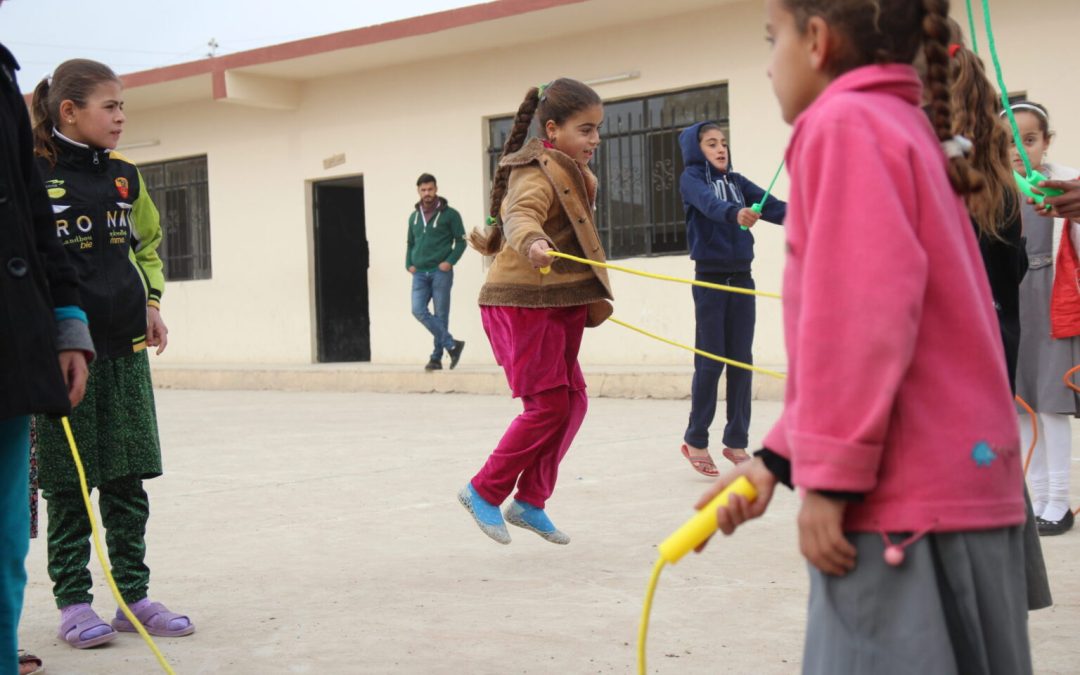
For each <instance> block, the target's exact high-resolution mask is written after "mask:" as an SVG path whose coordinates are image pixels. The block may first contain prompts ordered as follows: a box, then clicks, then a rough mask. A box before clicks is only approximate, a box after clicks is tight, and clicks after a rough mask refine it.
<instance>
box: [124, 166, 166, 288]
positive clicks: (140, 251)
mask: <svg viewBox="0 0 1080 675" xmlns="http://www.w3.org/2000/svg"><path fill="white" fill-rule="evenodd" d="M131 215H132V221H133V222H132V228H133V230H134V234H135V239H136V242H137V244H136V247H135V250H134V254H133V257H134V258H135V264H137V265H138V266H139V269H141V270H142V271H143V274H144V275H145V276H146V280H147V286H148V288H147V289H146V298H147V300H146V304H148V305H151V306H154V307H159V306H160V304H161V294H162V293H163V292H164V291H165V273H164V270H163V265H162V263H161V258H159V257H158V254H157V249H158V246H160V245H161V217H160V216H159V215H158V210H157V207H156V206H154V202H153V200H151V199H150V193H149V192H148V191H147V189H146V181H144V180H143V177H142V174H141V173H140V174H139V197H138V198H137V199H136V200H135V203H134V204H132V205H131Z"/></svg>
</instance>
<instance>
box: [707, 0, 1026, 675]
mask: <svg viewBox="0 0 1080 675" xmlns="http://www.w3.org/2000/svg"><path fill="white" fill-rule="evenodd" d="M765 4H766V7H767V17H768V19H767V28H766V30H767V33H768V36H769V42H770V43H772V45H773V46H772V57H771V61H770V66H769V73H770V76H771V78H772V81H773V90H774V91H775V93H776V96H777V99H778V100H779V102H780V107H781V110H782V112H783V117H784V119H785V121H787V122H789V123H792V124H793V125H794V130H793V132H792V136H791V141H790V144H789V146H788V150H787V156H786V159H787V163H788V167H789V171H790V173H791V177H792V181H791V189H790V200H789V202H788V212H787V219H786V220H785V223H784V224H785V228H784V229H785V235H786V237H787V263H786V267H785V271H784V290H783V294H784V332H785V338H786V344H787V349H788V362H789V370H788V373H789V377H788V380H787V390H786V393H785V402H784V411H783V414H782V415H781V417H780V419H779V421H778V422H777V423H776V425H775V426H774V427H773V429H772V430H771V431H770V432H769V434H768V435H767V436H766V438H765V442H764V445H765V448H764V449H762V450H760V451H758V452H757V453H755V455H756V457H755V459H754V460H753V461H752V462H747V463H744V464H742V465H740V466H739V467H737V468H736V469H734V470H733V471H732V472H731V473H729V474H728V475H727V476H725V477H723V478H722V479H721V480H720V481H718V483H717V485H716V486H715V487H714V489H713V490H711V491H710V492H709V493H707V494H706V495H705V496H704V497H703V498H702V501H701V502H700V503H699V505H698V507H699V508H701V507H703V506H704V505H705V503H706V501H707V500H708V499H711V498H712V497H713V496H714V495H715V494H716V493H717V492H718V491H719V490H720V489H722V488H723V487H725V486H726V485H727V484H728V483H730V482H731V481H732V480H733V479H734V478H735V477H736V476H739V475H745V476H747V477H748V478H749V480H750V481H751V482H752V483H754V484H755V486H756V487H757V490H758V497H757V499H756V500H755V501H754V502H753V503H748V502H747V501H746V500H745V499H743V498H741V497H734V498H732V500H731V501H730V502H729V505H728V506H727V507H722V508H719V509H718V510H717V514H716V515H717V524H718V526H719V527H720V529H721V530H722V531H723V532H725V533H728V534H730V533H731V532H732V531H733V530H734V529H735V527H736V526H738V525H739V524H741V523H743V522H745V521H746V520H747V519H749V518H754V517H757V516H760V515H761V514H762V513H763V512H764V511H765V509H766V507H767V506H768V504H769V501H770V499H771V497H772V493H773V489H774V487H775V485H776V483H778V482H782V483H785V484H786V485H789V486H793V485H795V486H798V487H799V489H800V491H802V492H803V494H804V499H803V502H802V506H801V510H800V512H799V516H798V530H799V545H800V549H801V551H802V553H803V556H804V557H805V558H806V559H807V561H808V562H809V571H810V601H809V610H808V615H807V632H806V646H805V651H804V658H803V672H804V673H822V674H825V673H828V674H829V675H842V674H852V675H854V674H856V673H875V675H888V674H892V673H920V672H921V673H1003V674H1004V673H1009V674H1020V675H1023V674H1025V673H1030V672H1031V655H1030V649H1029V644H1028V635H1027V596H1026V592H1025V583H1024V549H1023V523H1024V516H1025V514H1024V496H1023V489H1022V477H1021V474H1022V463H1023V461H1022V457H1021V451H1020V443H1019V429H1018V427H1017V420H1016V416H1015V415H1014V414H1013V412H1012V396H1011V395H1010V391H1009V378H1008V374H1007V372H1006V366H1005V360H1004V359H1003V358H1002V341H1001V336H1000V331H999V328H998V321H997V317H996V316H995V313H994V307H993V302H992V299H991V294H990V287H989V284H988V282H987V275H986V272H985V270H984V269H983V264H982V261H981V259H980V255H979V247H978V243H977V240H976V235H975V232H974V228H973V227H972V225H971V221H970V217H969V214H968V211H967V209H966V208H965V205H964V199H963V195H967V194H969V193H972V192H976V191H979V190H981V189H985V186H986V183H985V179H984V177H983V176H982V175H981V174H980V173H979V172H978V171H977V170H975V169H974V168H973V166H972V165H971V163H970V162H969V161H968V159H967V157H966V154H965V153H966V152H967V151H968V150H969V149H970V144H969V142H967V141H966V140H964V139H961V138H958V137H954V135H953V134H954V131H953V126H952V121H953V120H952V110H951V108H952V106H951V102H950V90H949V73H950V69H949V66H950V64H949V54H948V45H949V26H948V23H947V18H948V9H949V7H948V2H947V1H946V0H920V1H913V0H766V2H765ZM920 50H921V51H922V52H923V55H924V57H925V61H926V78H925V80H926V89H927V91H928V96H927V100H928V101H929V119H928V118H927V115H925V114H924V113H923V111H922V110H921V104H922V98H923V97H922V89H923V85H922V83H920V80H919V75H918V73H917V72H916V70H915V68H914V67H912V65H911V63H912V61H913V60H914V59H915V56H916V53H917V52H918V51H920Z"/></svg>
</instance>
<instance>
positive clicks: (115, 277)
mask: <svg viewBox="0 0 1080 675" xmlns="http://www.w3.org/2000/svg"><path fill="white" fill-rule="evenodd" d="M53 136H54V141H55V143H56V149H57V157H56V163H55V164H53V163H52V162H51V161H49V160H48V159H46V158H44V157H38V167H39V168H40V169H41V173H42V175H43V176H44V178H45V187H46V188H47V189H48V195H49V198H50V199H51V200H52V211H53V214H54V219H55V227H54V230H53V231H54V233H55V235H56V237H58V238H59V241H60V243H61V244H63V246H64V248H65V249H66V250H67V256H68V260H70V261H71V263H72V265H74V267H75V271H76V272H77V273H78V276H79V292H80V293H81V295H82V301H83V309H84V310H86V315H87V317H89V319H90V335H91V336H92V337H93V338H94V348H95V349H96V350H97V353H98V356H99V357H103V358H114V357H119V356H123V355H125V354H131V353H132V352H133V351H138V350H140V349H144V348H145V347H146V307H147V305H153V306H155V307H156V306H158V305H159V302H160V300H161V292H162V289H163V287H164V285H165V279H164V275H163V272H162V264H161V259H160V258H159V257H158V254H157V247H158V245H159V244H160V243H161V225H160V222H159V219H158V211H157V208H155V206H154V203H153V202H152V201H151V200H150V195H149V194H148V193H147V191H146V185H145V184H144V183H143V180H142V176H141V175H140V174H139V170H138V169H137V168H136V167H135V165H134V164H132V163H131V161H130V160H128V159H127V158H126V157H124V156H123V155H121V154H120V153H118V152H115V151H109V150H103V149H101V148H92V147H89V146H85V145H80V144H77V143H75V142H73V141H70V140H67V139H65V138H64V137H63V136H61V135H59V134H57V133H56V132H54V133H53Z"/></svg>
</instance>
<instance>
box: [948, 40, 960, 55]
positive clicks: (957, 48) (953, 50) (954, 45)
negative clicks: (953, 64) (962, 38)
mask: <svg viewBox="0 0 1080 675" xmlns="http://www.w3.org/2000/svg"><path fill="white" fill-rule="evenodd" d="M961 47H963V45H961V44H957V43H955V42H954V43H952V44H951V45H949V58H950V59H955V58H956V52H958V51H960V49H961Z"/></svg>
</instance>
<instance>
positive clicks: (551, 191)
mask: <svg viewBox="0 0 1080 675" xmlns="http://www.w3.org/2000/svg"><path fill="white" fill-rule="evenodd" d="M603 117H604V108H603V106H602V105H601V102H600V97H599V96H597V94H596V92H594V91H593V90H592V89H590V88H589V87H587V86H586V85H584V84H582V83H581V82H578V81H576V80H571V79H567V78H560V79H557V80H554V81H553V82H551V83H550V84H548V85H546V86H542V87H534V88H532V89H530V90H529V92H528V94H526V95H525V100H524V101H523V102H522V103H521V106H520V107H519V108H518V111H517V116H516V118H515V120H514V127H513V129H512V130H511V132H510V135H509V137H508V138H507V139H506V145H505V146H504V147H503V152H502V156H501V158H500V160H499V170H498V171H497V172H496V174H495V177H494V180H493V182H492V189H491V216H490V218H489V223H493V224H494V227H491V228H489V230H488V231H487V232H486V233H480V232H473V234H472V236H471V237H470V243H471V244H472V246H473V247H474V248H476V249H477V250H478V251H480V252H481V253H483V254H484V255H494V256H495V260H494V262H493V263H492V265H491V269H490V270H488V275H487V280H486V282H485V283H484V285H483V287H482V288H481V289H480V315H481V318H482V320H483V324H484V330H485V331H486V332H487V335H488V340H489V341H490V342H491V349H492V351H493V352H494V353H495V360H496V361H497V362H498V363H499V364H500V365H501V366H502V367H503V370H504V371H505V372H506V379H507V382H508V383H509V384H510V390H511V393H512V395H513V396H514V397H515V398H521V399H522V404H523V407H524V411H523V412H522V413H521V414H520V415H518V416H517V417H516V418H515V419H514V421H513V422H511V423H510V427H509V428H508V429H507V430H506V433H505V434H504V435H503V437H502V440H501V441H499V444H498V446H496V448H495V450H494V451H493V452H492V453H491V455H490V456H489V457H488V459H487V462H486V463H485V464H484V466H483V468H481V469H480V471H479V473H477V474H476V475H475V476H474V477H473V479H472V480H471V481H469V483H468V484H467V485H466V486H465V487H464V488H462V490H461V492H460V493H459V494H458V500H459V501H460V502H461V503H462V505H464V506H465V508H466V509H468V510H469V512H470V513H471V514H472V516H473V518H474V519H475V520H476V524H477V525H479V526H480V529H481V530H483V531H484V533H485V534H487V535H488V536H489V537H491V538H492V539H494V540H495V541H497V542H499V543H500V544H509V543H510V534H509V532H507V530H506V524H505V523H506V522H509V523H510V524H511V525H516V526H518V527H522V528H525V529H527V530H532V531H533V532H536V533H537V534H539V535H540V536H541V537H543V538H544V539H546V540H548V541H550V542H553V543H556V544H568V543H569V542H570V538H569V537H568V536H567V535H566V534H564V533H563V532H562V531H561V530H559V529H558V528H556V527H555V525H554V524H553V523H552V522H551V520H550V518H548V516H547V513H546V512H545V510H544V507H545V505H546V503H547V500H548V498H549V497H550V496H551V493H552V492H553V491H554V489H555V481H556V479H557V477H558V471H559V463H560V462H561V461H562V458H563V456H564V455H565V454H566V451H567V450H568V449H569V447H570V444H571V443H572V442H573V440H574V436H575V435H576V434H577V432H578V429H579V428H580V427H581V423H582V421H583V420H584V418H585V411H586V409H587V408H588V397H587V396H586V394H585V378H584V377H583V376H582V374H581V366H580V365H579V364H578V349H579V347H580V346H581V338H582V333H583V332H584V329H585V327H586V326H597V325H599V324H600V323H602V322H603V321H604V320H605V319H606V318H607V317H608V316H609V315H610V314H611V305H610V303H609V302H608V300H610V299H612V294H611V285H610V284H609V282H608V278H607V274H606V272H605V270H603V269H601V268H597V267H593V266H588V265H584V264H582V263H576V262H572V261H569V260H565V259H557V260H554V262H552V261H553V259H552V258H551V257H550V256H548V255H547V253H546V251H549V250H556V251H561V252H563V253H568V254H571V255H574V256H577V257H583V258H588V259H590V260H595V261H598V262H603V261H604V260H605V255H604V249H603V247H602V246H601V244H600V238H599V235H598V234H597V231H596V225H595V223H594V222H593V213H594V205H595V204H596V177H595V176H594V175H593V173H592V171H590V170H589V166H588V164H589V161H590V160H591V159H592V158H593V155H594V154H595V152H596V148H597V146H598V145H599V144H600V123H601V122H602V121H603ZM534 118H535V119H536V120H537V121H538V122H539V127H540V133H541V134H542V138H533V139H531V140H529V141H528V142H527V143H526V142H525V140H526V137H527V135H528V132H529V126H530V125H531V124H532V121H533V119H534ZM548 266H550V273H547V274H545V273H544V272H543V271H542V270H545V268H547V267H548ZM515 485H516V486H517V493H516V494H515V495H514V499H513V501H512V502H511V503H510V505H509V506H508V507H507V509H506V519H505V521H504V520H503V514H502V513H501V512H500V511H499V506H500V505H501V504H502V503H503V501H505V500H506V498H507V497H509V496H510V493H511V492H512V491H513V490H514V486H515Z"/></svg>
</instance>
